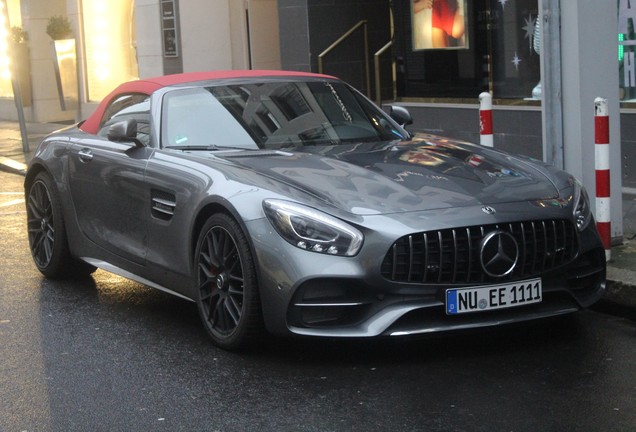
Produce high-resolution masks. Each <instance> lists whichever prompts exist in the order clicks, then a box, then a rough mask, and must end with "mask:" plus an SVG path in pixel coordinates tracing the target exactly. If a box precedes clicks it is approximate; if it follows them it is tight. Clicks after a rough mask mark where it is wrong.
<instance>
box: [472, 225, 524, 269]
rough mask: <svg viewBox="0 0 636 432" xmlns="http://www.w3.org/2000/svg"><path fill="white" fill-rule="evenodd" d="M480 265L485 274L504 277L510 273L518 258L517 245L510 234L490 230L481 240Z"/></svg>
mask: <svg viewBox="0 0 636 432" xmlns="http://www.w3.org/2000/svg"><path fill="white" fill-rule="evenodd" d="M480 259H481V267H482V268H483V269H484V271H485V272H486V274H487V275H489V276H493V277H504V276H507V275H509V274H510V273H512V271H513V270H514V268H515V265H517V261H518V260H519V245H518V244H517V240H515V238H514V237H513V236H512V234H510V233H507V232H505V231H501V230H497V231H492V232H490V233H488V234H486V236H485V237H484V239H483V240H482V241H481V251H480Z"/></svg>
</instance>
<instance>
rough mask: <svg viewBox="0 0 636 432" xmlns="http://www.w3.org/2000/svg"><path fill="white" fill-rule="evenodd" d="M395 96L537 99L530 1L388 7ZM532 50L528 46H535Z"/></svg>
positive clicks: (415, 2)
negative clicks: (392, 30)
mask: <svg viewBox="0 0 636 432" xmlns="http://www.w3.org/2000/svg"><path fill="white" fill-rule="evenodd" d="M392 4H393V8H394V17H395V43H394V53H395V56H396V63H397V91H398V96H400V97H405V98H411V97H412V98H468V99H471V100H474V99H475V98H477V96H478V95H479V93H481V92H482V91H491V92H492V93H493V96H494V97H495V98H500V99H533V91H534V98H540V94H539V93H538V88H537V84H538V83H539V80H540V61H539V53H538V52H537V51H538V49H537V48H538V44H535V34H538V33H537V32H536V25H537V16H538V2H537V0H514V1H512V0H474V1H473V0H434V1H432V0H401V1H393V3H392ZM535 45H536V47H535Z"/></svg>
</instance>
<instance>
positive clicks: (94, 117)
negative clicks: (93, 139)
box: [80, 70, 332, 134]
mask: <svg viewBox="0 0 636 432" xmlns="http://www.w3.org/2000/svg"><path fill="white" fill-rule="evenodd" d="M276 76H290V77H298V76H301V77H314V78H332V77H329V76H327V75H319V74H314V73H308V72H294V71H277V70H219V71H209V72H188V73H181V74H174V75H165V76H160V77H155V78H143V79H140V80H135V81H129V82H125V83H123V84H120V85H119V86H118V87H116V88H115V90H113V91H112V92H111V93H110V94H109V95H108V96H106V97H105V98H104V99H103V100H102V101H101V103H100V104H99V106H98V107H97V109H96V110H95V112H94V113H93V114H91V115H90V116H89V117H88V118H87V119H86V121H85V122H84V123H82V125H81V126H80V129H81V130H83V131H84V132H87V133H91V134H96V133H97V131H98V130H99V124H100V122H101V120H102V117H103V116H104V111H105V110H106V107H107V106H108V104H109V103H110V101H111V100H112V99H113V98H114V97H116V96H118V95H120V94H124V93H142V94H147V95H150V94H152V93H153V92H155V91H156V90H158V89H160V88H162V87H167V86H171V85H176V84H183V83H189V82H197V81H209V80H220V79H228V78H256V77H276Z"/></svg>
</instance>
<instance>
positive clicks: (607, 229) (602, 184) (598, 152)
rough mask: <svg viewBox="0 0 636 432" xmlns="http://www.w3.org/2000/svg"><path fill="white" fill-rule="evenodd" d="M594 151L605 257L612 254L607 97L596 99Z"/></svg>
mask: <svg viewBox="0 0 636 432" xmlns="http://www.w3.org/2000/svg"><path fill="white" fill-rule="evenodd" d="M594 153H595V157H596V158H595V160H596V162H595V168H596V227H597V229H598V232H599V234H600V236H601V240H602V241H603V246H604V247H605V259H606V260H607V261H609V260H610V258H611V256H612V251H611V247H612V246H611V243H612V218H611V212H610V156H609V115H608V110H607V99H604V98H601V97H597V98H596V99H594Z"/></svg>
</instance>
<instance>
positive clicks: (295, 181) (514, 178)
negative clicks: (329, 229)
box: [216, 135, 558, 214]
mask: <svg viewBox="0 0 636 432" xmlns="http://www.w3.org/2000/svg"><path fill="white" fill-rule="evenodd" d="M263 153H265V152H253V153H251V152H249V153H248V152H241V153H233V154H226V155H219V154H218V153H217V154H216V156H220V157H223V158H226V159H228V160H231V161H232V163H235V164H237V165H240V166H243V167H244V168H248V169H250V170H253V171H256V172H259V173H260V174H261V175H265V176H267V177H269V178H271V179H274V180H276V181H279V182H283V183H285V184H288V185H291V186H294V187H296V188H298V189H302V190H304V191H305V192H307V193H310V194H312V195H314V196H316V197H319V198H321V199H323V200H325V201H327V202H329V203H330V204H331V205H334V206H336V207H338V208H340V209H342V210H344V211H347V212H350V213H354V214H387V213H396V212H405V211H417V210H432V209H443V208H449V207H464V206H472V205H479V204H481V205H484V204H497V203H503V202H518V201H525V200H538V199H548V198H556V197H557V196H558V190H557V188H556V187H555V185H554V183H553V182H552V181H550V179H548V177H547V175H546V174H545V172H547V171H545V170H541V169H540V167H535V166H534V165H533V164H530V163H526V162H524V161H522V160H520V159H518V158H515V157H513V156H510V155H507V154H504V153H500V152H497V151H494V150H492V149H488V148H485V147H481V146H477V145H473V144H468V143H459V142H454V141H449V140H447V139H442V138H439V137H434V136H428V135H427V136H424V137H422V138H420V139H417V140H414V141H410V142H400V143H393V144H391V143H381V144H380V143H373V144H368V143H364V144H354V145H339V146H328V147H321V146H317V147H303V148H302V149H300V150H294V151H289V152H287V151H285V152H266V154H263Z"/></svg>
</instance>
